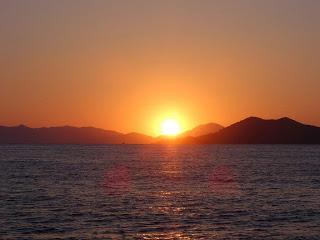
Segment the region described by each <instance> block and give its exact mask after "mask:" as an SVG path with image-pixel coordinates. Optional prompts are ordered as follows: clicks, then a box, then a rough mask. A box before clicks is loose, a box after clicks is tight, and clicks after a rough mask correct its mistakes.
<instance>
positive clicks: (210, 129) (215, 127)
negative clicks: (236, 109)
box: [179, 123, 223, 137]
mask: <svg viewBox="0 0 320 240" xmlns="http://www.w3.org/2000/svg"><path fill="white" fill-rule="evenodd" d="M222 128H223V126H221V125H219V124H217V123H207V124H201V125H199V126H197V127H195V128H193V129H191V130H189V131H185V132H183V133H182V134H180V135H179V137H199V136H202V135H207V134H210V133H216V132H218V131H220V130H221V129H222Z"/></svg>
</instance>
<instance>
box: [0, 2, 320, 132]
mask: <svg viewBox="0 0 320 240" xmlns="http://www.w3.org/2000/svg"><path fill="white" fill-rule="evenodd" d="M0 36H1V37H0V125H17V124H20V123H23V124H27V125H29V126H32V127H40V126H51V125H75V126H95V127H101V128H105V129H113V130H118V131H122V132H130V131H138V132H143V133H147V134H152V135H155V134H158V133H159V122H160V121H162V119H163V118H166V117H176V118H178V119H180V121H181V122H182V125H183V126H182V127H183V128H184V129H186V128H190V127H193V126H195V125H197V124H200V123H206V122H217V123H220V124H222V125H225V126H226V125H228V124H231V123H233V122H235V121H238V120H240V119H242V118H245V117H248V116H251V115H255V116H259V117H263V118H278V117H282V116H289V117H292V118H295V119H297V120H299V121H302V122H306V123H310V124H315V125H320V112H319V109H320V107H319V104H320V97H319V94H320V1H317V0H300V1H297V0H265V1H260V0H251V1H249V0H234V1H231V0H230V1H229V0H220V1H214V0H158V1H156V0H109V1H108V0H105V1H102V0H101V1H94V0H87V1H82V0H74V1H72V0H69V1H62V0H61V1H59V0H52V1H49V0H38V1H35V0H28V1H24V0H20V1H17V0H7V1H6V0H0Z"/></svg>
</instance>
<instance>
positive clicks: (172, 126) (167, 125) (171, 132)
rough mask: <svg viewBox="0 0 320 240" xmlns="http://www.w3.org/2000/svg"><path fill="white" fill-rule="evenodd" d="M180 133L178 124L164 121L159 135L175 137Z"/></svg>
mask: <svg viewBox="0 0 320 240" xmlns="http://www.w3.org/2000/svg"><path fill="white" fill-rule="evenodd" d="M180 132H181V127H180V124H179V122H178V121H177V120H175V119H166V120H164V121H163V122H162V124H161V134H162V135H167V136H175V135H177V134H179V133H180Z"/></svg>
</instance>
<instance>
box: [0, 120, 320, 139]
mask: <svg viewBox="0 0 320 240" xmlns="http://www.w3.org/2000/svg"><path fill="white" fill-rule="evenodd" d="M220 127H221V128H220ZM219 128H220V129H219ZM212 129H214V130H216V132H214V133H209V134H204V135H200V136H198V135H197V134H198V133H199V132H201V131H203V132H206V131H208V130H209V131H211V130H212ZM217 129H219V130H217ZM192 134H194V135H193V136H192ZM123 143H126V144H153V143H158V144H159V143H160V144H171V143H173V144H320V128H319V127H316V126H311V125H305V124H303V123H300V122H297V121H295V120H292V119H290V118H287V117H284V118H280V119H276V120H274V119H271V120H265V119H262V118H258V117H249V118H246V119H244V120H242V121H239V122H236V123H234V124H232V125H230V126H228V127H225V128H223V127H222V126H220V125H218V124H216V125H215V124H209V125H208V124H205V125H200V126H198V127H196V128H194V129H192V130H190V131H187V132H185V133H183V134H181V136H178V137H176V138H172V137H161V136H160V137H151V136H147V135H144V134H140V133H128V134H123V133H119V132H116V131H111V130H104V129H99V128H94V127H80V128H79V127H71V126H64V127H47V128H45V127H44V128H29V127H27V126H24V125H20V126H15V127H4V126H0V144H123Z"/></svg>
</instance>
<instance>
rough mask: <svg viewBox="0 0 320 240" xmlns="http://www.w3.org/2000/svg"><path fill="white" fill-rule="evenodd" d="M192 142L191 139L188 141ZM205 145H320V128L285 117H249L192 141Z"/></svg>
mask: <svg viewBox="0 0 320 240" xmlns="http://www.w3.org/2000/svg"><path fill="white" fill-rule="evenodd" d="M187 141H189V142H190V139H189V140H187ZM191 142H193V143H205V144H213V143H219V144H320V128H319V127H315V126H311V125H305V124H302V123H299V122H297V121H295V120H292V119H290V118H287V117H284V118H280V119H277V120H265V119H261V118H257V117H249V118H246V119H244V120H242V121H240V122H237V123H234V124H232V125H231V126H229V127H226V128H224V129H222V130H220V131H219V132H217V133H214V134H208V135H203V136H200V137H197V138H194V139H192V141H191Z"/></svg>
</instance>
